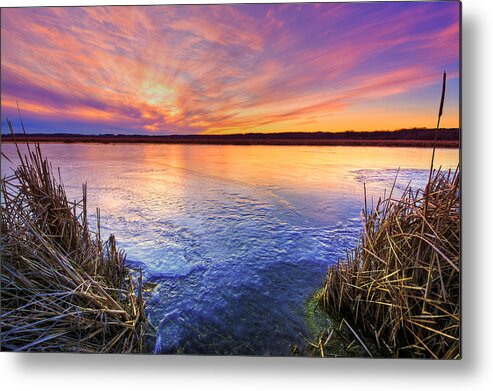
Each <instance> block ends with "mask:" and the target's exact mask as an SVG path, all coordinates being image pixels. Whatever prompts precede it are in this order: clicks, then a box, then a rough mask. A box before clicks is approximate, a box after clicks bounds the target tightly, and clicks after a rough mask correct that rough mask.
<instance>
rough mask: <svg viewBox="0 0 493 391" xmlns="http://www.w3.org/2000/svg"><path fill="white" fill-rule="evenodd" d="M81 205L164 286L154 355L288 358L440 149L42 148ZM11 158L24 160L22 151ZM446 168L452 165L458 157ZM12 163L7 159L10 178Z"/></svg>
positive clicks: (445, 154) (157, 299)
mask: <svg viewBox="0 0 493 391" xmlns="http://www.w3.org/2000/svg"><path fill="white" fill-rule="evenodd" d="M42 151H43V152H44V153H45V154H46V155H47V156H48V157H49V158H50V159H51V161H52V163H53V165H54V166H59V167H60V168H61V173H62V178H63V182H64V184H65V185H66V188H67V192H68V193H69V195H70V197H72V198H74V199H76V198H77V199H78V198H80V196H81V184H82V183H84V182H87V183H88V189H89V200H88V201H89V210H90V211H92V212H93V213H92V216H91V218H92V221H93V222H94V218H95V210H96V207H100V208H101V214H102V221H101V223H102V229H103V233H104V234H105V235H106V236H107V235H109V234H110V233H114V234H115V235H116V237H117V240H118V242H119V244H120V246H121V247H123V248H124V249H125V250H126V252H127V257H128V259H129V260H130V261H131V262H130V263H131V264H132V265H134V266H140V267H142V268H143V271H144V277H145V279H146V280H147V281H152V282H155V283H157V286H156V288H155V289H154V290H153V291H152V293H151V294H150V297H149V299H148V303H149V305H148V308H149V314H150V318H151V321H152V323H153V324H155V325H156V326H157V327H158V334H157V342H156V346H155V351H156V352H160V353H165V352H174V351H180V352H185V353H203V354H259V355H280V354H282V355H283V354H288V353H289V348H290V345H291V344H292V343H298V344H302V343H303V337H304V336H309V335H310V330H309V329H308V326H307V324H306V321H305V319H306V313H305V303H306V300H307V299H308V297H309V296H310V295H311V294H312V293H313V292H314V291H315V290H316V289H318V288H319V287H320V285H321V282H322V280H323V277H324V274H325V271H326V269H327V267H328V265H330V264H331V263H333V262H335V261H336V260H337V258H338V257H339V256H340V255H342V254H344V253H345V252H346V250H347V249H349V248H351V247H352V246H353V245H354V244H355V243H356V242H357V236H358V233H359V230H360V220H359V213H360V210H361V208H362V206H363V183H366V186H367V193H368V199H369V201H370V202H371V199H372V197H373V198H376V197H378V196H380V195H382V194H383V192H384V190H385V189H388V188H389V187H390V186H391V185H392V182H393V180H394V178H395V175H396V172H397V171H396V169H397V168H399V167H400V168H401V171H400V174H399V177H398V178H399V179H398V182H397V189H398V191H402V190H403V189H404V187H405V186H406V185H407V184H408V183H409V182H411V186H413V187H422V186H423V183H424V182H425V181H426V178H427V174H428V169H429V162H430V158H431V150H429V149H413V148H371V147H305V146H287V147H281V146H275V147H272V146H210V145H208V146H201V145H195V146H194V145H142V144H139V145H127V144H116V145H111V144H109V145H102V144H43V145H42ZM2 152H3V153H5V154H6V155H7V156H9V157H10V158H12V160H13V161H14V164H15V162H16V159H15V154H14V148H13V146H12V145H9V144H5V145H2ZM436 162H437V165H442V167H443V168H445V169H448V168H455V166H456V165H457V162H458V151H457V150H439V151H437V156H436ZM9 166H11V164H10V163H8V162H7V161H6V160H4V159H2V175H4V174H5V173H7V172H8V170H9Z"/></svg>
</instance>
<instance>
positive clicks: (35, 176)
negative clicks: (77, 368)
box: [0, 122, 146, 353]
mask: <svg viewBox="0 0 493 391" xmlns="http://www.w3.org/2000/svg"><path fill="white" fill-rule="evenodd" d="M9 127H10V129H11V131H12V127H11V124H10V122H9ZM12 133H13V132H12ZM27 148H28V152H27V154H26V155H24V156H23V155H22V153H21V152H20V150H19V147H17V153H18V157H19V159H20V164H19V166H18V167H17V169H16V170H15V172H14V174H13V175H11V176H9V177H5V178H2V183H1V197H2V199H1V212H2V220H1V241H0V246H1V247H0V249H1V257H2V265H1V267H2V270H1V277H0V278H1V280H0V283H1V300H0V302H1V315H0V319H1V349H2V350H10V351H50V352H54V351H63V352H93V353H96V352H102V353H109V352H116V353H132V352H140V351H142V345H143V342H142V341H143V335H144V330H145V326H146V317H145V313H144V301H143V299H142V296H141V294H140V292H139V293H136V289H135V287H134V281H133V279H132V276H131V275H130V274H129V272H128V269H126V267H125V255H124V252H123V251H122V250H119V249H118V248H117V245H116V241H115V238H114V237H113V236H110V238H109V239H108V240H107V241H105V242H103V241H102V240H101V234H100V231H99V223H98V231H97V232H96V233H95V234H94V233H92V232H91V231H90V230H89V227H88V222H87V209H86V207H87V203H86V190H87V189H86V186H83V198H82V200H81V201H80V202H74V203H72V202H69V201H68V199H67V195H66V193H65V189H64V187H63V185H62V184H61V179H58V180H57V179H55V176H54V175H53V169H52V167H51V165H50V164H49V162H48V160H47V159H45V158H44V157H43V156H42V154H41V150H40V147H39V145H34V146H29V145H28V146H27ZM58 178H60V173H59V172H58ZM98 217H99V212H98ZM138 283H139V284H140V282H138Z"/></svg>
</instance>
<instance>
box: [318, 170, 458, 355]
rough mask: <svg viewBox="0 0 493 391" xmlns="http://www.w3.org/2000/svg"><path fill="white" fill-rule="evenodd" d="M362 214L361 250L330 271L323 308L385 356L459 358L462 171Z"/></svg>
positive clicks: (437, 177)
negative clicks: (374, 345) (460, 180)
mask: <svg viewBox="0 0 493 391" xmlns="http://www.w3.org/2000/svg"><path fill="white" fill-rule="evenodd" d="M394 185H395V183H394ZM362 215H363V216H362V218H363V232H362V234H361V237H360V241H359V244H358V246H357V247H356V248H355V249H353V250H352V251H351V252H349V253H348V254H347V256H346V257H345V258H344V259H341V260H339V262H338V263H337V264H336V265H334V266H332V267H331V268H330V269H329V270H328V273H327V276H326V280H325V283H324V286H323V289H322V292H321V294H320V296H319V303H320V305H321V306H322V307H323V308H324V309H325V310H326V311H327V312H328V313H329V314H331V315H332V316H334V317H335V318H336V319H339V320H343V321H344V322H345V323H346V324H347V325H348V327H351V326H349V324H352V325H353V327H354V328H357V329H358V330H360V331H361V334H362V335H364V336H365V337H368V338H367V339H368V340H372V342H374V343H375V344H376V346H377V348H378V350H379V351H380V352H381V354H382V355H384V356H390V357H415V358H435V359H456V358H460V339H459V338H460V184H459V170H456V171H455V172H451V171H449V172H446V173H445V172H440V171H438V172H435V173H434V174H433V175H430V179H429V182H428V184H427V186H426V188H425V189H424V190H418V191H416V192H414V191H412V190H411V189H409V188H408V189H407V190H406V191H405V192H404V194H403V195H402V197H401V198H399V199H393V198H392V192H391V194H390V196H389V197H388V198H386V199H384V200H379V201H378V203H377V205H376V207H375V208H374V209H373V210H371V211H368V210H367V208H366V207H365V209H364V210H363V213H362ZM351 330H352V331H353V332H354V330H353V329H352V328H351ZM354 333H355V335H357V334H356V332H354ZM357 338H358V339H359V337H357ZM320 341H321V340H320ZM320 341H319V342H320ZM360 342H361V343H362V344H363V342H362V341H361V340H360ZM325 348H327V346H325ZM321 349H322V351H323V349H324V346H322V347H321Z"/></svg>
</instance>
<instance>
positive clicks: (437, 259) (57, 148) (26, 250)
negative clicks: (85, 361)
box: [0, 1, 461, 359]
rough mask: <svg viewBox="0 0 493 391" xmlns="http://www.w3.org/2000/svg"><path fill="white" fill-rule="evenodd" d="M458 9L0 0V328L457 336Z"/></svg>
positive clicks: (194, 347)
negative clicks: (13, 2) (21, 1)
mask: <svg viewBox="0 0 493 391" xmlns="http://www.w3.org/2000/svg"><path fill="white" fill-rule="evenodd" d="M460 12H461V9H460V3H459V2H456V1H434V2H354V3H353V2H347V3H286V4H222V5H160V6H95V7H32V8H2V10H1V39H2V42H1V43H2V45H1V94H2V96H1V109H2V112H1V121H2V122H1V123H2V142H1V152H2V160H1V162H2V167H1V173H2V186H1V196H2V198H1V212H2V219H1V247H0V249H1V261H2V265H1V267H2V269H1V350H2V351H18V352H19V351H20V352H73V353H77V352H84V353H87V352H89V353H145V354H203V355H254V356H301V357H303V356H306V357H314V356H315V357H368V358H370V357H372V358H418V359H425V358H433V359H457V358H460V324H461V312H460V289H461V287H460V270H461V269H460V212H461V211H460V193H461V186H460V165H459V152H460ZM74 200H75V201H74Z"/></svg>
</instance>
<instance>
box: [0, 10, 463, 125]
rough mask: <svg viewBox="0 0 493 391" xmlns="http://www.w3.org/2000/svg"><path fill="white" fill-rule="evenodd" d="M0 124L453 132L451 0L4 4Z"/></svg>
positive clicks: (455, 86) (454, 27) (455, 60)
mask: <svg viewBox="0 0 493 391" xmlns="http://www.w3.org/2000/svg"><path fill="white" fill-rule="evenodd" d="M1 44H2V45H1V60H2V62H1V92H2V100H1V104H2V132H5V131H6V129H5V127H4V125H5V118H10V119H12V120H13V122H14V123H16V122H17V118H18V114H17V108H16V103H15V102H16V100H17V101H18V102H19V105H20V108H21V111H22V114H23V119H24V123H25V125H26V127H27V128H28V130H29V131H31V132H79V133H92V134H97V133H135V134H137V133H140V134H190V133H203V134H224V133H246V132H285V131H343V130H375V129H398V128H405V127H433V126H435V124H436V116H437V111H438V105H439V99H440V89H441V77H442V72H443V71H444V70H446V71H447V73H448V84H447V96H446V104H445V109H444V117H443V119H442V126H443V127H457V126H459V3H458V2H455V1H450V2H431V3H421V2H415V3H410V2H409V3H405V2H402V3H396V2H394V3H352V4H351V3H346V4H343V3H341V4H337V3H332V4H330V3H329V4H250V5H241V4H238V5H216V6H140V7H139V6H135V7H85V8H79V7H74V8H24V9H22V8H17V9H15V8H11V9H5V8H4V9H2V14H1Z"/></svg>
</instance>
